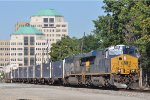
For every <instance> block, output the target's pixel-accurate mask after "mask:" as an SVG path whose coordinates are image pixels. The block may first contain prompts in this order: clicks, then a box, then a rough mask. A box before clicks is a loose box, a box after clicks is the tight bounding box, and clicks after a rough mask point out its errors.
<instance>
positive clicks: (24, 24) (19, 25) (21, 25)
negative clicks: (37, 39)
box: [15, 22, 30, 31]
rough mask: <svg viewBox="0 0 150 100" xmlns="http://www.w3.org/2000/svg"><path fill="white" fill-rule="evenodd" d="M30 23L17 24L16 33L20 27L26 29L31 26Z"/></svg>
mask: <svg viewBox="0 0 150 100" xmlns="http://www.w3.org/2000/svg"><path fill="white" fill-rule="evenodd" d="M29 25H30V23H28V22H17V24H16V25H15V31H17V30H18V29H19V28H20V27H24V26H29Z"/></svg>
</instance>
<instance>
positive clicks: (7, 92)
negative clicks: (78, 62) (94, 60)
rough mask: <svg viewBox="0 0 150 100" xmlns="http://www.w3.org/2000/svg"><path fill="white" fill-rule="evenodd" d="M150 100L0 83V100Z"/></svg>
mask: <svg viewBox="0 0 150 100" xmlns="http://www.w3.org/2000/svg"><path fill="white" fill-rule="evenodd" d="M87 99H88V100H98V99H99V100H110V99H111V100H132V99H133V100H150V93H135V92H126V91H112V90H100V89H88V88H73V87H63V86H48V85H34V84H12V83H0V100H87Z"/></svg>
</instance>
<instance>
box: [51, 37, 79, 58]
mask: <svg viewBox="0 0 150 100" xmlns="http://www.w3.org/2000/svg"><path fill="white" fill-rule="evenodd" d="M79 50H80V49H79V42H78V40H77V39H76V38H70V37H69V36H66V37H64V38H62V40H61V41H58V42H57V43H54V44H52V47H51V52H50V53H49V54H50V56H51V60H53V61H57V60H63V59H64V58H65V57H68V56H71V55H76V54H78V53H79Z"/></svg>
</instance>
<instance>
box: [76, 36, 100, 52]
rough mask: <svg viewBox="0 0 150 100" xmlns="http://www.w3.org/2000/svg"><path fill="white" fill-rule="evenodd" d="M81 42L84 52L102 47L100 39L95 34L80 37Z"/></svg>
mask: <svg viewBox="0 0 150 100" xmlns="http://www.w3.org/2000/svg"><path fill="white" fill-rule="evenodd" d="M79 42H80V47H81V49H83V50H82V52H83V53H87V52H90V51H92V50H97V49H98V48H99V47H100V42H99V41H98V39H97V38H96V37H95V35H92V34H90V35H87V36H83V37H82V38H80V39H79Z"/></svg>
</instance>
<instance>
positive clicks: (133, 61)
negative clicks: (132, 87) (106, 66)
mask: <svg viewBox="0 0 150 100" xmlns="http://www.w3.org/2000/svg"><path fill="white" fill-rule="evenodd" d="M111 68H112V73H117V74H130V73H135V72H137V71H138V59H137V58H136V57H133V56H130V55H120V56H117V57H114V58H112V59H111Z"/></svg>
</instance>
